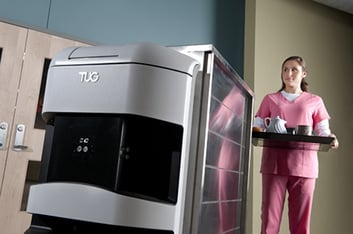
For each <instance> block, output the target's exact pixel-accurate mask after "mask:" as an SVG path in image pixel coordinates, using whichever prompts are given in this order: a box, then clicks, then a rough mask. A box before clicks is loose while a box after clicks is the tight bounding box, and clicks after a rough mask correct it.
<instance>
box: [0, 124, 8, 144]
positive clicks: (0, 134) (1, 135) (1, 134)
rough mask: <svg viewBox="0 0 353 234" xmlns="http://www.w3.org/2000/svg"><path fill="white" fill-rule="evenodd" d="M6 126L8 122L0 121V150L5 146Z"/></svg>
mask: <svg viewBox="0 0 353 234" xmlns="http://www.w3.org/2000/svg"><path fill="white" fill-rule="evenodd" d="M8 128H9V125H8V123H6V122H1V123H0V150H2V149H5V147H6V139H7V130H8Z"/></svg>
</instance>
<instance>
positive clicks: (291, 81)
mask: <svg viewBox="0 0 353 234" xmlns="http://www.w3.org/2000/svg"><path fill="white" fill-rule="evenodd" d="M305 77H306V71H303V67H302V66H301V65H300V64H299V63H298V62H297V61H295V60H289V61H287V62H286V63H285V64H284V65H283V67H282V81H283V83H284V84H285V86H286V89H298V88H299V89H300V83H301V81H302V79H304V78H305Z"/></svg>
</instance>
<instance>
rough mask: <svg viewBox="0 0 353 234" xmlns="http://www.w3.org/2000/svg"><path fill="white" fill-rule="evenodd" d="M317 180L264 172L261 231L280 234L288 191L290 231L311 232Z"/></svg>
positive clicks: (266, 233) (297, 233) (303, 233)
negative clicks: (311, 217)
mask: <svg viewBox="0 0 353 234" xmlns="http://www.w3.org/2000/svg"><path fill="white" fill-rule="evenodd" d="M315 181H316V179H313V178H303V177H295V176H279V175H271V174H262V190H263V191H262V208H261V212H262V213H261V222H262V224H261V234H278V233H279V229H280V224H281V218H282V212H283V206H284V202H285V197H286V191H287V190H288V194H289V195H288V216H289V228H290V233H291V234H309V233H310V216H311V207H312V202H313V196H314V190H315Z"/></svg>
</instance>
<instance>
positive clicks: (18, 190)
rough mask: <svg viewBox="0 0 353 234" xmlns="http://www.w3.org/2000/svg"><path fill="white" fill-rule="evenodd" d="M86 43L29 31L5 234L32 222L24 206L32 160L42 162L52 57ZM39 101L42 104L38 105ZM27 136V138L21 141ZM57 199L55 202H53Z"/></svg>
mask: <svg viewBox="0 0 353 234" xmlns="http://www.w3.org/2000/svg"><path fill="white" fill-rule="evenodd" d="M75 45H83V43H80V42H76V41H72V40H68V39H64V38H61V37H57V36H53V35H50V34H46V33H42V32H38V31H34V30H29V31H28V38H27V43H26V49H25V56H24V60H23V66H22V75H21V80H20V85H19V92H18V98H17V103H16V111H15V114H14V117H13V132H12V136H11V142H10V143H11V144H12V145H11V146H10V147H9V148H10V150H9V151H8V157H7V162H6V166H5V172H4V177H3V178H4V179H3V189H2V194H1V196H0V228H1V232H2V233H6V234H22V233H23V232H24V231H25V230H26V229H27V228H28V227H29V225H30V221H31V215H30V214H28V213H26V211H25V210H24V209H23V208H22V209H21V203H22V201H23V194H24V192H25V191H24V190H25V189H24V188H26V186H25V181H26V174H27V168H28V162H29V161H40V160H41V155H42V148H43V141H44V132H45V131H44V129H42V128H40V127H39V128H38V127H37V126H36V121H38V119H37V118H36V116H37V112H38V109H40V96H41V95H40V87H41V84H42V77H44V79H45V78H46V76H43V72H45V69H43V68H44V67H45V66H46V65H48V59H49V60H50V58H52V57H53V56H54V55H55V54H56V53H58V52H59V51H60V50H62V49H63V48H65V47H69V46H75ZM63 92H65V91H64V90H63ZM38 103H39V104H38ZM18 136H23V141H21V140H20V141H19V140H18V139H20V137H18ZM53 202H54V201H53Z"/></svg>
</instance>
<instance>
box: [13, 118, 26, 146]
mask: <svg viewBox="0 0 353 234" xmlns="http://www.w3.org/2000/svg"><path fill="white" fill-rule="evenodd" d="M25 131H26V126H25V125H24V124H17V125H16V132H15V141H14V144H13V149H14V150H15V151H22V150H25V149H27V148H28V146H25V145H24V143H23V141H24V138H25Z"/></svg>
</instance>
